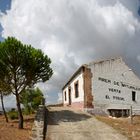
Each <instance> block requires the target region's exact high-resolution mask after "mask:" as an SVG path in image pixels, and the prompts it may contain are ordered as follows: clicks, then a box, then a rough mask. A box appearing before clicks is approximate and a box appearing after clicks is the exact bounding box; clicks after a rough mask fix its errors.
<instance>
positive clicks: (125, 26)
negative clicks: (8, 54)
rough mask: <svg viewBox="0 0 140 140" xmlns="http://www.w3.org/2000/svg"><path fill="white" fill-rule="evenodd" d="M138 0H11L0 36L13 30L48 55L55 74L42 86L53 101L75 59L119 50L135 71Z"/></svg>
mask: <svg viewBox="0 0 140 140" xmlns="http://www.w3.org/2000/svg"><path fill="white" fill-rule="evenodd" d="M138 7H139V0H134V1H132V0H61V1H58V0H41V1H39V0H28V2H25V1H24V0H13V1H12V6H11V9H10V10H9V11H7V14H2V15H1V16H0V22H1V24H2V27H3V28H4V30H3V33H2V35H3V37H7V36H15V37H16V38H18V39H20V40H21V41H22V42H24V43H27V44H31V45H32V46H34V47H35V48H40V49H42V50H43V51H44V52H45V53H46V54H48V56H49V57H50V58H51V59H52V67H53V70H54V75H53V77H52V78H51V80H50V81H49V82H47V84H46V85H44V88H43V91H44V93H47V96H48V97H47V98H48V100H51V101H53V102H55V101H57V98H58V95H60V94H59V93H60V92H61V88H62V86H63V85H64V83H65V82H66V80H68V77H69V76H70V75H71V74H72V73H73V72H74V71H75V70H76V69H77V68H78V66H79V65H81V64H83V63H86V62H89V61H92V60H94V59H99V58H105V57H114V56H123V57H124V58H125V60H126V61H127V63H129V64H130V66H131V67H134V69H135V70H136V71H137V73H139V75H140V70H139V67H138V66H137V64H138V60H139V56H140V54H139V52H140V47H139V44H140V40H139V36H140V22H139V15H138V14H137V11H138Z"/></svg>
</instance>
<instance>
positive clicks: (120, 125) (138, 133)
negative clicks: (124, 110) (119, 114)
mask: <svg viewBox="0 0 140 140" xmlns="http://www.w3.org/2000/svg"><path fill="white" fill-rule="evenodd" d="M96 118H97V119H98V120H100V121H102V122H104V123H106V124H108V125H110V126H112V127H113V128H114V129H117V130H118V131H119V132H120V133H122V134H123V135H126V136H127V137H128V139H129V140H140V116H137V117H134V121H133V124H131V123H130V118H110V117H102V116H96Z"/></svg>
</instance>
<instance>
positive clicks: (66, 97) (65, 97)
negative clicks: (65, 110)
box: [64, 91, 67, 101]
mask: <svg viewBox="0 0 140 140" xmlns="http://www.w3.org/2000/svg"><path fill="white" fill-rule="evenodd" d="M64 96H65V101H67V93H66V91H65V95H64Z"/></svg>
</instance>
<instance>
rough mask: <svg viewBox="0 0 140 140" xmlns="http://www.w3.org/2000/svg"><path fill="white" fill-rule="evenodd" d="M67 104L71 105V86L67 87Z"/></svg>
mask: <svg viewBox="0 0 140 140" xmlns="http://www.w3.org/2000/svg"><path fill="white" fill-rule="evenodd" d="M69 105H71V87H69Z"/></svg>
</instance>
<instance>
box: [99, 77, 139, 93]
mask: <svg viewBox="0 0 140 140" xmlns="http://www.w3.org/2000/svg"><path fill="white" fill-rule="evenodd" d="M98 80H99V81H102V82H105V83H109V84H113V85H116V86H121V87H126V88H129V89H133V90H138V91H140V88H139V87H135V86H133V85H129V84H127V83H124V82H118V81H111V80H110V79H106V78H102V77H98Z"/></svg>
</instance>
